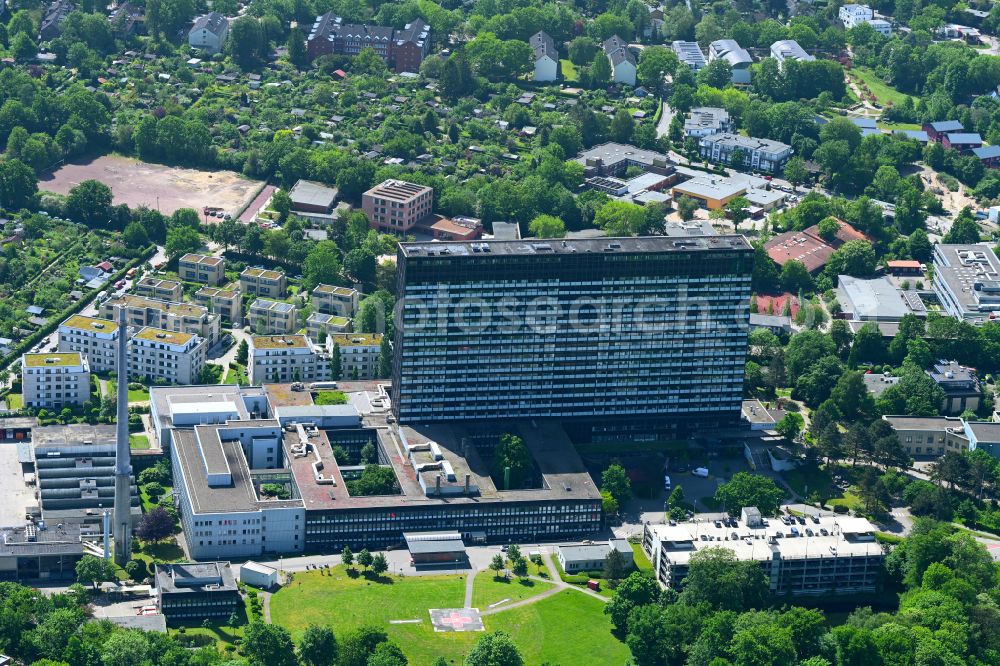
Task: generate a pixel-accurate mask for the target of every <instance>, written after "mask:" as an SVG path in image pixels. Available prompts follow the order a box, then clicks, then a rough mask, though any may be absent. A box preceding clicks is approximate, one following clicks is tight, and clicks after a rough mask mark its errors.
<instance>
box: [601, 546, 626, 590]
mask: <svg viewBox="0 0 1000 666" xmlns="http://www.w3.org/2000/svg"><path fill="white" fill-rule="evenodd" d="M601 575H602V577H603V578H604V580H606V581H608V583H609V584H610V585H611V586H612V587H614V586H616V585H617V584H618V582H619V581H620V580H621V579H622V578H624V577H625V559H624V558H623V557H622V554H621V553H619V552H618V551H617V550H615V549H612V550H611V552H610V553H608V555H607V557H605V558H604V569H603V570H602V572H601Z"/></svg>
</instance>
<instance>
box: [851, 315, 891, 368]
mask: <svg viewBox="0 0 1000 666" xmlns="http://www.w3.org/2000/svg"><path fill="white" fill-rule="evenodd" d="M886 356H887V350H886V346H885V339H884V338H883V337H882V331H881V330H879V327H878V324H876V323H875V322H868V323H866V324H864V325H863V326H862V327H861V328H859V329H858V332H857V333H855V334H854V344H852V345H851V353H850V355H849V356H848V358H847V362H848V364H849V365H850V366H851V367H855V368H856V367H857V366H858V364H860V363H866V362H867V363H882V362H884V361H885V358H886Z"/></svg>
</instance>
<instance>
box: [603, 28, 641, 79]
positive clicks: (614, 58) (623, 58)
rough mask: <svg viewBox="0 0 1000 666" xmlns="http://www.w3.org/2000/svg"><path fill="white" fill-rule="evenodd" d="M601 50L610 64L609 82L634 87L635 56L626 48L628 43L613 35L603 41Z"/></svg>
mask: <svg viewBox="0 0 1000 666" xmlns="http://www.w3.org/2000/svg"><path fill="white" fill-rule="evenodd" d="M602 48H603V49H604V55H605V56H607V58H608V62H609V63H610V64H611V80H612V81H614V82H615V83H624V84H625V85H627V86H634V85H635V76H636V60H635V55H633V53H632V52H631V51H630V50H629V48H628V42H626V41H625V40H624V39H622V38H621V37H619V36H618V35H613V36H611V37H609V38H608V39H606V40H604V44H603V45H602Z"/></svg>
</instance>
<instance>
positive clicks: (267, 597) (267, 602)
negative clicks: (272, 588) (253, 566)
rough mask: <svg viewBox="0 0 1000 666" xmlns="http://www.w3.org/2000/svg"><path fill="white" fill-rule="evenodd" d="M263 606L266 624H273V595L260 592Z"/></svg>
mask: <svg viewBox="0 0 1000 666" xmlns="http://www.w3.org/2000/svg"><path fill="white" fill-rule="evenodd" d="M257 594H258V595H260V602H261V605H262V606H263V607H264V622H267V623H268V624H271V593H270V592H264V591H259V592H257Z"/></svg>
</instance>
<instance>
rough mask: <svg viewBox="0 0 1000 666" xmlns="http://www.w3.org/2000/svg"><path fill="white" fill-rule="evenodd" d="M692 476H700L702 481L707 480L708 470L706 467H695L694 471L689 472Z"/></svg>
mask: <svg viewBox="0 0 1000 666" xmlns="http://www.w3.org/2000/svg"><path fill="white" fill-rule="evenodd" d="M691 474H693V475H694V476H700V477H702V478H703V479H707V478H708V468H707V467H695V468H694V471H692V472H691Z"/></svg>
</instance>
